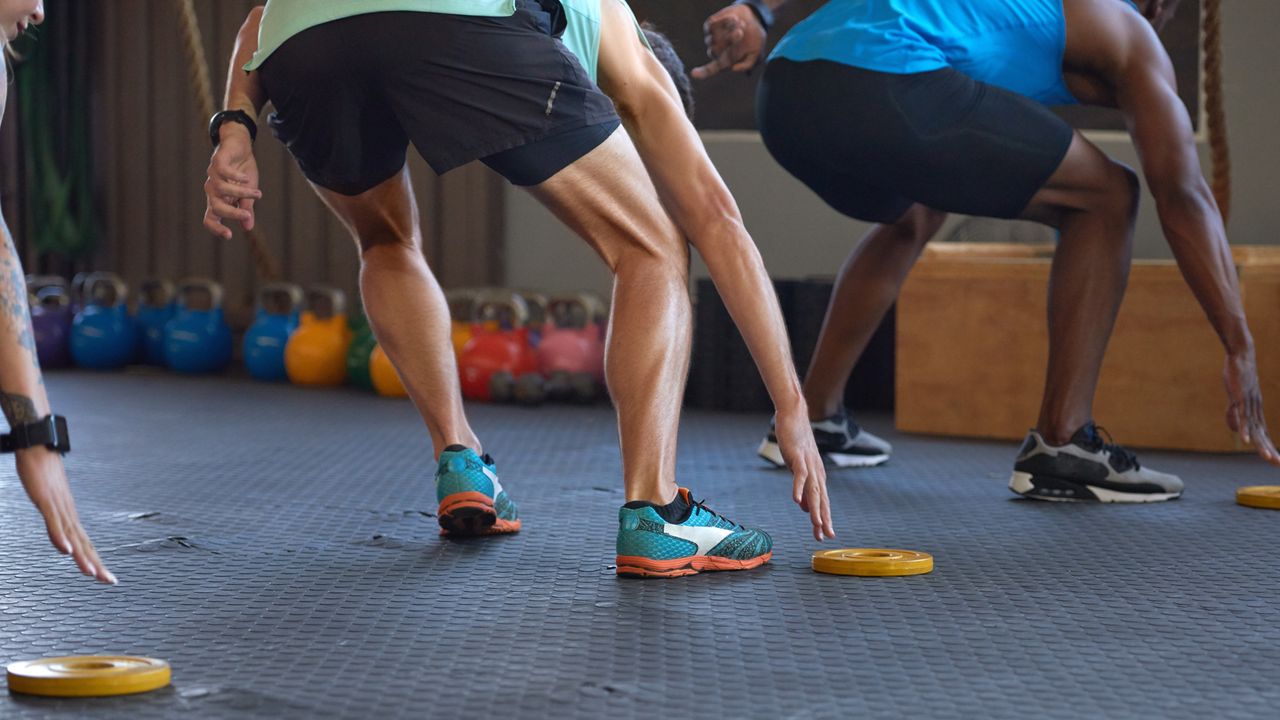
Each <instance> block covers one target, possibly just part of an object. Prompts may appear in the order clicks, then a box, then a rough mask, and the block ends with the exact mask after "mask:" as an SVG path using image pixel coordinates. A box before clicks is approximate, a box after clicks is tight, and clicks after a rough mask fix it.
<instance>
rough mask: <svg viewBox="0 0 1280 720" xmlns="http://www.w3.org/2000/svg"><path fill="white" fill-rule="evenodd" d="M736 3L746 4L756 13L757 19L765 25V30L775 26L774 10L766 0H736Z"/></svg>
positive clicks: (767, 30)
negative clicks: (765, 2)
mask: <svg viewBox="0 0 1280 720" xmlns="http://www.w3.org/2000/svg"><path fill="white" fill-rule="evenodd" d="M733 4H734V5H746V6H747V7H749V8H751V9H752V10H754V11H755V13H756V19H757V20H759V21H760V24H761V25H762V26H763V27H764V31H765V32H769V28H770V27H773V11H772V10H770V9H769V6H768V5H765V4H764V0H736V1H735V2H734V3H733Z"/></svg>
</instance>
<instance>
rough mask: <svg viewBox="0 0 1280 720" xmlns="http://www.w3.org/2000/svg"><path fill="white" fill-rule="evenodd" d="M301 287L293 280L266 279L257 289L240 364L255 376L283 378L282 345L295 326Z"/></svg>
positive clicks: (296, 326)
mask: <svg viewBox="0 0 1280 720" xmlns="http://www.w3.org/2000/svg"><path fill="white" fill-rule="evenodd" d="M302 297H303V296H302V288H300V287H298V286H297V285H294V284H293V283H270V284H267V285H264V286H262V289H261V290H259V291H258V311H257V315H256V319H255V320H254V321H253V325H250V326H249V330H248V332H246V333H245V334H244V364H245V367H247V368H249V374H250V375H252V376H253V377H255V378H257V379H259V380H269V381H278V380H285V379H287V377H288V375H287V374H286V373H285V368H284V347H285V345H286V344H287V343H288V342H289V335H291V334H292V333H293V331H294V330H296V329H298V315H299V312H300V310H301V308H302Z"/></svg>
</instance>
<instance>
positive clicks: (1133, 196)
mask: <svg viewBox="0 0 1280 720" xmlns="http://www.w3.org/2000/svg"><path fill="white" fill-rule="evenodd" d="M1141 192H1142V182H1141V181H1140V180H1139V179H1138V173H1136V172H1134V171H1133V168H1130V167H1129V166H1128V165H1125V164H1124V163H1119V162H1115V161H1114V160H1113V161H1111V163H1110V164H1109V165H1108V167H1107V177H1106V182H1105V183H1104V192H1103V193H1102V197H1101V199H1100V202H1099V205H1100V207H1099V209H1100V210H1101V211H1103V212H1105V213H1107V214H1108V215H1109V216H1111V217H1114V218H1116V219H1117V220H1120V221H1123V222H1124V223H1126V224H1131V223H1132V222H1133V221H1134V220H1135V219H1136V218H1137V216H1138V203H1139V198H1140V197H1141Z"/></svg>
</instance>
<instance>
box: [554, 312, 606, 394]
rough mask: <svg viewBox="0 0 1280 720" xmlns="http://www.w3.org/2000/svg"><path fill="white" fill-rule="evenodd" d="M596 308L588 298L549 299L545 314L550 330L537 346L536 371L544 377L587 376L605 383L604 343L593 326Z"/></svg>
mask: <svg viewBox="0 0 1280 720" xmlns="http://www.w3.org/2000/svg"><path fill="white" fill-rule="evenodd" d="M597 304H598V303H597V302H596V301H595V300H594V299H593V298H591V297H590V296H587V295H569V296H563V297H556V298H552V299H551V302H550V303H549V304H548V313H547V314H548V316H549V317H550V318H551V322H552V323H553V328H552V329H551V330H549V331H547V333H546V334H545V335H544V336H543V338H542V344H541V345H539V346H538V367H539V369H540V370H542V374H543V375H546V376H547V377H551V376H552V375H554V374H556V373H568V374H570V375H575V374H580V373H586V374H589V375H591V376H592V377H594V378H595V379H596V381H597V382H604V343H603V342H602V341H601V338H600V327H599V325H597V324H596V315H597V311H598V308H597Z"/></svg>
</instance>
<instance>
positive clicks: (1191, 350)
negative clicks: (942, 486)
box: [895, 243, 1280, 452]
mask: <svg viewBox="0 0 1280 720" xmlns="http://www.w3.org/2000/svg"><path fill="white" fill-rule="evenodd" d="M1052 252H1053V248H1052V246H1043V245H999V244H979V243H973V244H964V245H959V244H952V245H941V244H937V245H931V246H930V247H929V248H928V249H926V251H925V253H924V255H923V256H922V257H921V259H920V261H919V263H918V264H917V265H916V267H915V269H914V270H913V271H912V273H911V275H910V277H909V278H908V279H907V282H906V285H905V286H904V287H903V289H902V294H901V296H900V297H899V300H898V328H897V364H896V395H895V408H896V424H897V427H898V429H899V430H902V431H905V432H915V433H926V434H935V435H953V436H960V437H983V438H1001V439H1008V440H1021V439H1022V438H1023V437H1025V436H1026V433H1027V429H1028V428H1029V427H1031V426H1032V425H1034V424H1035V421H1036V418H1037V416H1038V415H1039V408H1040V396H1041V393H1042V391H1043V389H1044V372H1045V365H1046V361H1047V359H1048V346H1049V341H1048V331H1047V329H1046V319H1045V317H1046V304H1047V292H1048V284H1049V265H1050V262H1051V260H1052ZM1234 255H1235V260H1236V268H1237V270H1238V271H1239V276H1240V287H1241V293H1242V295H1243V297H1244V305H1245V314H1246V315H1247V317H1248V321H1249V328H1250V330H1251V331H1252V333H1253V339H1254V345H1255V347H1256V352H1257V358H1258V375H1259V378H1260V380H1261V382H1262V394H1263V398H1264V400H1265V401H1266V403H1265V405H1264V407H1265V408H1266V413H1267V420H1268V426H1269V428H1270V430H1271V434H1272V436H1273V438H1274V437H1275V436H1276V435H1280V247H1267V246H1243V247H1237V248H1235V249H1234ZM1224 359H1225V354H1224V351H1223V349H1222V344H1221V343H1220V342H1219V341H1218V337H1217V335H1216V334H1215V333H1214V332H1213V329H1212V327H1211V326H1210V325H1209V321H1208V319H1207V318H1206V317H1205V315H1204V312H1203V311H1202V310H1201V309H1200V306H1199V304H1198V303H1197V302H1196V300H1195V297H1194V296H1193V295H1192V294H1191V290H1190V288H1188V287H1187V284H1186V282H1185V281H1184V280H1183V279H1182V275H1181V274H1180V273H1179V271H1178V268H1177V266H1176V265H1175V264H1174V263H1173V262H1172V261H1161V260H1149V261H1144V260H1139V261H1135V262H1134V264H1133V269H1132V271H1131V272H1130V274H1129V289H1128V291H1127V292H1126V294H1125V299H1124V303H1123V305H1122V306H1121V308H1120V317H1119V318H1118V319H1117V321H1116V328H1115V332H1114V333H1113V335H1112V337H1111V342H1110V344H1109V345H1108V347H1107V356H1106V360H1105V361H1104V362H1103V366H1102V377H1101V379H1100V381H1099V385H1098V392H1097V395H1096V396H1095V399H1094V419H1095V420H1096V421H1097V422H1098V424H1099V425H1102V426H1104V427H1106V428H1107V429H1108V430H1109V431H1110V432H1111V433H1112V435H1114V436H1115V438H1116V440H1117V442H1121V443H1123V444H1126V445H1132V446H1135V447H1148V448H1160V449H1168V450H1196V451H1209V452H1236V451H1243V450H1246V449H1247V448H1246V446H1245V445H1244V444H1243V443H1242V442H1241V441H1240V439H1239V438H1238V437H1237V436H1236V434H1235V433H1233V432H1231V431H1230V430H1229V429H1228V428H1227V425H1226V422H1225V417H1226V407H1227V399H1226V391H1225V390H1224V386H1223V380H1222V368H1223V361H1224Z"/></svg>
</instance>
